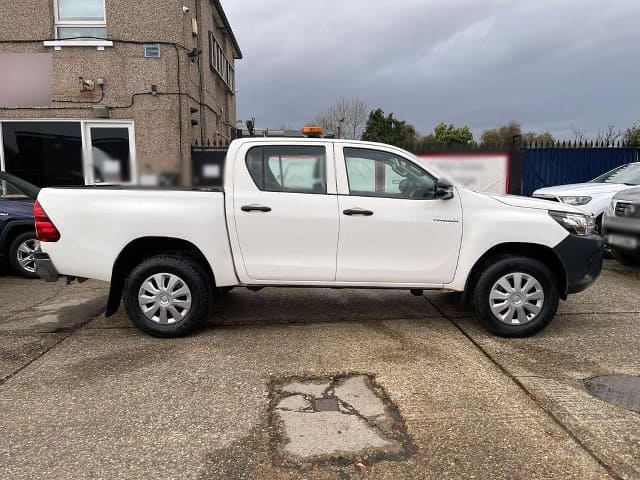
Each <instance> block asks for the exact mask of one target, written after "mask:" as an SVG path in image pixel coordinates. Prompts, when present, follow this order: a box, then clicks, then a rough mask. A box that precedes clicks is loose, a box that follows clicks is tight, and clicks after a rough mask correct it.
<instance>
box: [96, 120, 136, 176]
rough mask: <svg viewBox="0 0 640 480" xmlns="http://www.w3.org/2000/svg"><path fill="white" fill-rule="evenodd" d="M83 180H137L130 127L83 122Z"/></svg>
mask: <svg viewBox="0 0 640 480" xmlns="http://www.w3.org/2000/svg"><path fill="white" fill-rule="evenodd" d="M85 161H86V163H85V180H86V182H87V184H88V185H92V184H96V183H113V184H122V183H125V184H131V183H135V182H136V180H137V176H136V162H135V145H134V132H133V125H132V124H129V123H111V122H102V123H98V122H95V123H94V122H87V123H85Z"/></svg>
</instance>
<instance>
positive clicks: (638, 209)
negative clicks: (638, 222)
mask: <svg viewBox="0 0 640 480" xmlns="http://www.w3.org/2000/svg"><path fill="white" fill-rule="evenodd" d="M616 216H617V217H635V218H640V205H634V204H633V203H631V202H616Z"/></svg>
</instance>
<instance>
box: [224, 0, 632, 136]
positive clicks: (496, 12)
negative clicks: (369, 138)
mask: <svg viewBox="0 0 640 480" xmlns="http://www.w3.org/2000/svg"><path fill="white" fill-rule="evenodd" d="M252 3H254V4H253V5H248V2H242V1H240V0H226V1H224V7H225V9H226V11H227V14H228V16H229V18H230V21H231V24H232V25H233V27H234V31H235V33H236V36H237V37H238V39H239V42H240V45H241V47H242V49H243V53H244V55H245V58H244V60H241V61H239V62H238V63H237V68H236V70H237V86H238V90H239V94H238V118H243V119H244V118H248V117H251V116H255V117H256V118H257V121H258V122H257V123H258V124H259V125H261V126H269V127H279V126H280V125H282V124H287V125H302V124H304V123H305V122H306V121H308V120H310V119H312V118H313V117H314V116H315V115H316V114H318V113H320V112H322V111H323V110H324V109H326V108H327V107H328V106H329V105H330V104H331V103H333V102H334V101H335V100H337V99H339V98H341V97H346V98H350V97H359V98H362V99H363V100H365V101H367V102H368V103H369V104H370V106H371V107H378V106H379V107H381V108H383V109H384V110H385V111H389V112H391V111H393V112H395V113H396V115H397V116H399V117H400V118H402V119H405V120H407V121H409V122H410V123H413V124H414V125H415V126H416V128H417V129H418V130H419V131H420V132H422V133H426V132H428V131H430V130H432V129H433V126H434V125H435V124H436V123H438V122H439V121H446V122H452V123H456V124H468V125H469V126H470V127H471V128H472V129H473V130H474V133H476V136H477V135H478V134H479V133H480V132H481V131H482V130H483V129H485V128H491V127H495V126H497V125H500V124H502V123H505V122H508V121H509V120H512V119H516V120H519V121H520V122H522V123H523V126H524V128H525V129H527V130H538V131H543V130H550V131H551V132H552V133H554V134H556V135H559V136H567V137H568V136H570V129H571V125H576V126H579V127H581V128H584V129H586V130H587V131H589V132H595V131H597V130H598V129H599V128H605V127H606V126H607V125H608V124H611V123H615V124H616V125H617V126H618V127H626V126H628V125H630V124H631V123H633V121H634V120H638V119H640V112H638V110H637V108H635V105H636V104H637V102H636V100H637V98H638V93H637V92H638V88H637V87H636V83H637V80H636V79H637V78H639V77H640V63H638V61H637V58H638V54H639V53H640V42H638V33H637V18H638V17H639V16H640V2H637V1H635V0H617V1H616V2H605V1H595V0H580V1H578V0H562V1H559V0H536V1H510V0H486V1H478V0H475V1H471V0H466V1H463V0H431V1H426V0H422V1H419V0H403V1H400V0H397V1H396V2H382V1H379V0H375V1H374V0H368V1H367V0H348V1H345V0H342V1H338V0H325V1H322V2H302V1H293V0H262V1H260V2H252Z"/></svg>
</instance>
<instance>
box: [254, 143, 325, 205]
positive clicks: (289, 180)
mask: <svg viewBox="0 0 640 480" xmlns="http://www.w3.org/2000/svg"><path fill="white" fill-rule="evenodd" d="M246 160H247V168H248V170H249V173H250V174H251V178H252V179H253V181H254V183H255V184H256V186H257V187H258V188H259V189H260V190H264V191H267V192H289V193H327V176H326V155H325V149H324V147H312V146H309V147H305V146H273V147H272V146H264V147H254V148H252V149H251V150H249V153H247V159H246Z"/></svg>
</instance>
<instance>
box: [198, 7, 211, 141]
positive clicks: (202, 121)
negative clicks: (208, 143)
mask: <svg viewBox="0 0 640 480" xmlns="http://www.w3.org/2000/svg"><path fill="white" fill-rule="evenodd" d="M201 19H202V0H196V22H197V23H198V37H197V48H198V51H199V52H200V56H199V57H198V75H199V78H200V82H199V83H200V85H199V86H198V99H199V101H200V105H198V111H199V113H200V145H204V132H205V131H206V124H205V122H206V116H205V114H204V108H202V105H204V103H205V101H204V100H205V99H204V84H203V79H204V72H203V71H202V61H203V57H204V55H205V50H204V48H203V46H202V36H203V35H204V33H205V32H204V31H203V30H202V27H203V24H202V23H201V22H200V20H201ZM207 37H208V33H207ZM207 42H208V38H207ZM208 51H209V50H208V49H207V52H208ZM205 64H206V63H205Z"/></svg>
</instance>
